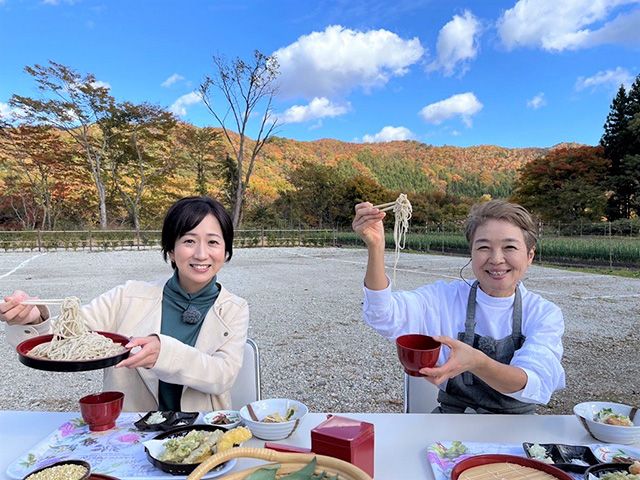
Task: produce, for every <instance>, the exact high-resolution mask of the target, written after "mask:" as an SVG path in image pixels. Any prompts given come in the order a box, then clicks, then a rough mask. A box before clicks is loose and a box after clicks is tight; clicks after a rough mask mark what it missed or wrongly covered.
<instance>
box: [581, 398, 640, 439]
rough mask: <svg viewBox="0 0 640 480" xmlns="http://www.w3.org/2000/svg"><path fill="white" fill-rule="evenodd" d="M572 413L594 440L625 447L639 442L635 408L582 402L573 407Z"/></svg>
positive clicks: (639, 428)
mask: <svg viewBox="0 0 640 480" xmlns="http://www.w3.org/2000/svg"><path fill="white" fill-rule="evenodd" d="M573 413H575V415H576V417H578V420H580V423H581V424H582V426H583V427H584V428H585V429H586V430H587V432H589V434H590V435H591V436H592V437H593V438H595V439H596V440H600V441H602V442H607V443H622V444H625V445H629V444H632V443H636V442H637V441H639V440H640V414H639V413H638V408H637V407H630V406H629V405H624V404H622V403H612V402H584V403H579V404H578V405H576V406H575V407H573Z"/></svg>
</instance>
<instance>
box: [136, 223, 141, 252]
mask: <svg viewBox="0 0 640 480" xmlns="http://www.w3.org/2000/svg"><path fill="white" fill-rule="evenodd" d="M136 242H137V243H138V250H140V229H139V228H136Z"/></svg>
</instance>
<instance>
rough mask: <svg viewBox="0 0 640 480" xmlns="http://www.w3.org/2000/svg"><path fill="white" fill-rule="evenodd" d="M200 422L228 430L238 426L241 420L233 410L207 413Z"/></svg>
mask: <svg viewBox="0 0 640 480" xmlns="http://www.w3.org/2000/svg"><path fill="white" fill-rule="evenodd" d="M202 421H203V422H204V423H206V424H207V425H215V426H217V427H222V428H226V429H227V430H229V429H231V428H236V427H237V426H239V425H240V423H241V422H242V418H240V414H239V413H238V412H237V411H235V410H216V411H214V412H209V413H207V414H206V415H205V416H204V418H203V419H202ZM225 422H227V423H225Z"/></svg>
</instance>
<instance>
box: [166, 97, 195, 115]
mask: <svg viewBox="0 0 640 480" xmlns="http://www.w3.org/2000/svg"><path fill="white" fill-rule="evenodd" d="M201 101H202V97H201V96H200V94H199V93H198V92H191V93H187V94H186V95H182V96H181V97H180V98H179V99H177V100H176V101H175V102H173V105H171V107H169V111H170V112H171V113H175V114H176V115H179V116H181V117H184V116H185V115H186V114H187V107H190V106H191V105H195V104H197V103H200V102H201Z"/></svg>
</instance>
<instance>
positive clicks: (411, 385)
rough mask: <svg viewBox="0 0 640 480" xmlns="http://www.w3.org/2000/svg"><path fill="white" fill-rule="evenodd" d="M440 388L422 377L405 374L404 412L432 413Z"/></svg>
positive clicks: (436, 404) (436, 403)
mask: <svg viewBox="0 0 640 480" xmlns="http://www.w3.org/2000/svg"><path fill="white" fill-rule="evenodd" d="M439 391H440V389H439V388H438V387H436V386H435V385H434V384H432V383H429V382H427V380H426V379H424V378H422V377H412V376H411V375H407V374H406V373H405V374H404V413H431V412H432V411H433V409H434V408H436V407H437V406H438V405H439V403H438V392H439Z"/></svg>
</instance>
